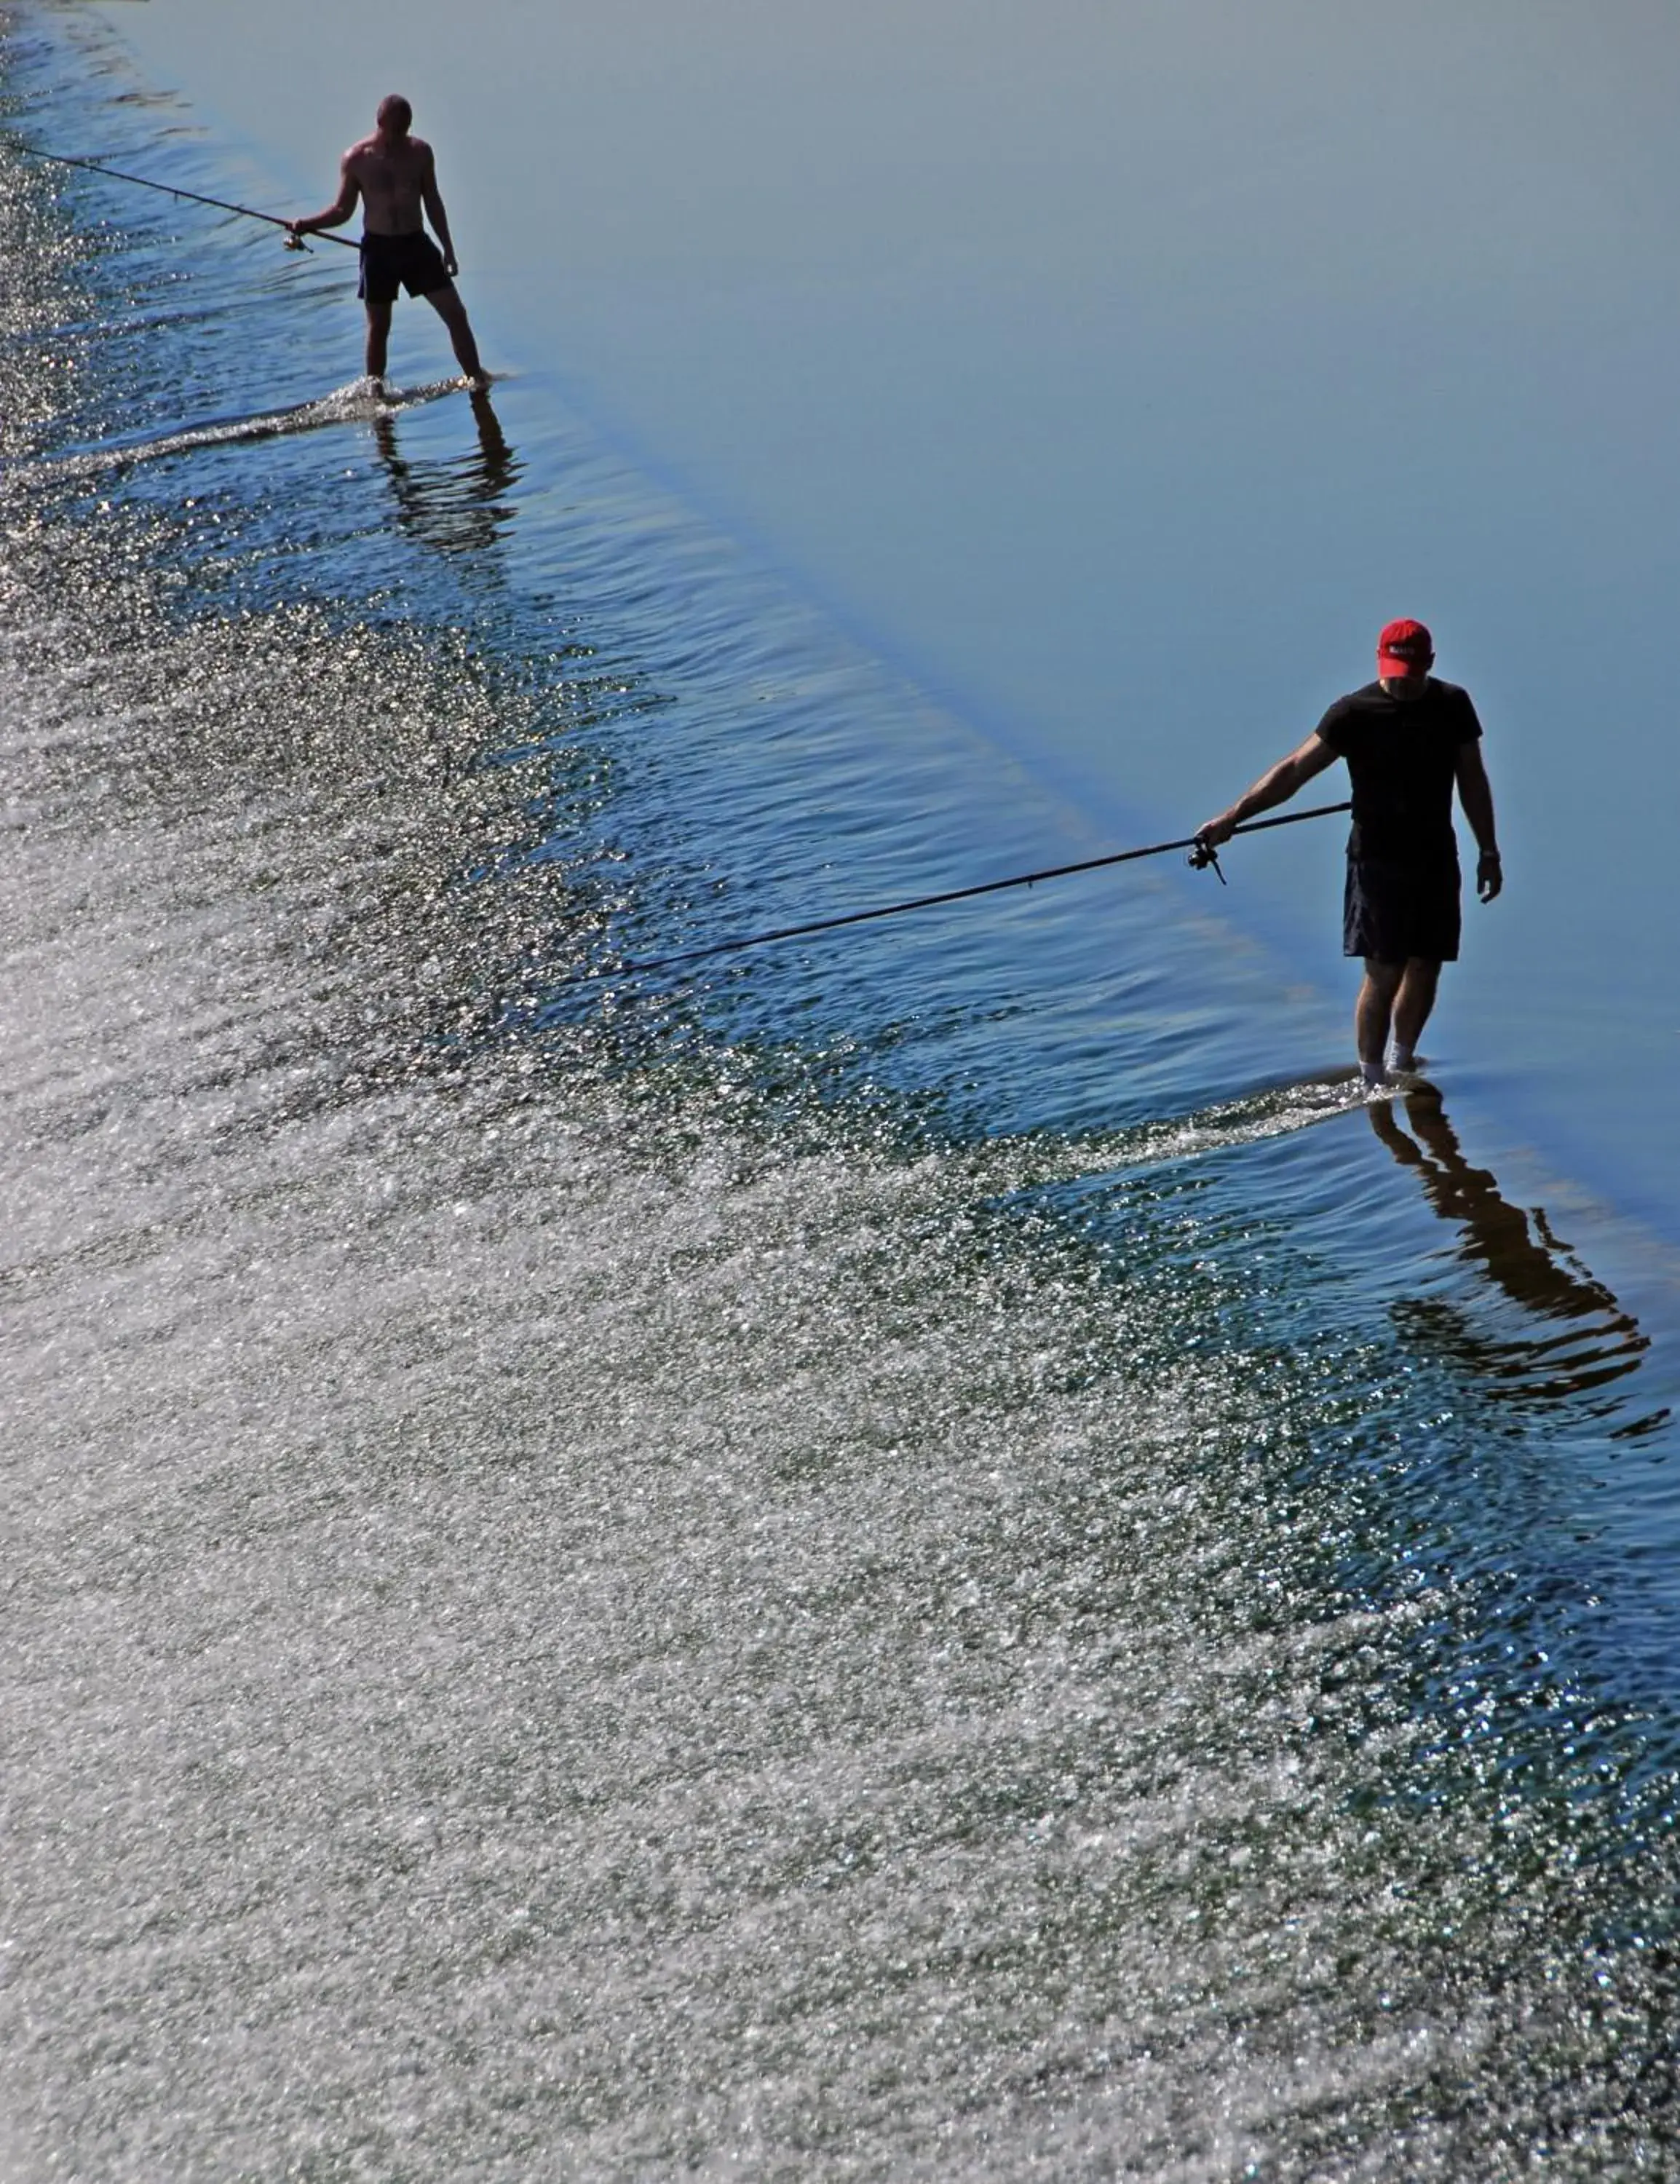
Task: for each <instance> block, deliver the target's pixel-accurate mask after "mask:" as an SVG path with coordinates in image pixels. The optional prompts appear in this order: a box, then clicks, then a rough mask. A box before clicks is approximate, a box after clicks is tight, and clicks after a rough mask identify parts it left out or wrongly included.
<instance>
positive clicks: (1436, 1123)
mask: <svg viewBox="0 0 1680 2184" xmlns="http://www.w3.org/2000/svg"><path fill="white" fill-rule="evenodd" d="M1366 1112H1367V1113H1368V1114H1369V1116H1370V1117H1371V1128H1372V1129H1373V1130H1375V1131H1376V1133H1377V1136H1378V1137H1379V1138H1380V1139H1382V1142H1383V1144H1384V1145H1387V1147H1388V1150H1389V1151H1390V1152H1391V1153H1393V1155H1394V1158H1395V1159H1396V1160H1397V1161H1399V1163H1400V1165H1401V1166H1402V1167H1409V1168H1411V1169H1412V1170H1414V1171H1415V1172H1416V1174H1417V1176H1418V1178H1419V1179H1420V1180H1421V1183H1422V1184H1423V1188H1424V1190H1425V1193H1426V1194H1427V1197H1428V1200H1429V1203H1430V1204H1431V1206H1433V1207H1434V1209H1435V1211H1436V1212H1437V1213H1438V1214H1439V1215H1440V1217H1441V1218H1442V1219H1443V1220H1444V1221H1450V1222H1452V1223H1454V1224H1455V1226H1456V1227H1457V1228H1458V1229H1460V1232H1461V1233H1462V1235H1463V1239H1464V1242H1463V1246H1462V1256H1464V1257H1465V1258H1466V1259H1469V1260H1472V1261H1475V1262H1477V1263H1479V1264H1480V1265H1481V1266H1482V1267H1483V1268H1485V1269H1486V1270H1487V1272H1488V1273H1489V1274H1491V1275H1492V1277H1493V1279H1494V1280H1495V1281H1496V1282H1497V1283H1498V1284H1499V1287H1500V1288H1501V1289H1502V1290H1504V1291H1505V1295H1507V1296H1508V1297H1510V1299H1511V1301H1513V1303H1516V1304H1519V1305H1521V1307H1522V1308H1523V1309H1524V1311H1526V1312H1536V1313H1538V1314H1541V1315H1543V1316H1544V1318H1548V1319H1554V1320H1564V1321H1566V1322H1569V1323H1571V1329H1570V1332H1569V1333H1568V1334H1561V1335H1554V1336H1551V1337H1549V1338H1547V1339H1545V1340H1540V1341H1538V1342H1533V1343H1526V1344H1525V1343H1510V1342H1507V1343H1505V1344H1503V1345H1499V1346H1494V1345H1486V1344H1484V1345H1481V1346H1475V1345H1471V1347H1472V1348H1477V1349H1480V1350H1482V1351H1485V1352H1486V1356H1485V1358H1484V1360H1483V1362H1487V1363H1488V1365H1489V1367H1490V1368H1491V1369H1493V1370H1494V1371H1495V1372H1497V1373H1499V1374H1500V1375H1501V1376H1502V1377H1505V1378H1512V1377H1514V1376H1516V1375H1518V1374H1522V1375H1525V1376H1527V1375H1532V1374H1533V1373H1536V1372H1537V1371H1544V1372H1546V1373H1549V1376H1550V1377H1549V1380H1548V1381H1546V1382H1545V1383H1543V1384H1539V1385H1537V1384H1536V1382H1535V1381H1534V1380H1533V1379H1532V1378H1525V1385H1527V1388H1528V1390H1529V1392H1531V1393H1542V1394H1544V1393H1551V1394H1563V1393H1568V1392H1572V1391H1573V1390H1578V1389H1582V1388H1592V1387H1597V1386H1599V1385H1601V1384H1602V1383H1603V1382H1605V1381H1606V1380H1614V1379H1619V1378H1620V1377H1621V1376H1622V1374H1623V1373H1631V1372H1632V1371H1633V1368H1634V1367H1635V1366H1636V1365H1637V1364H1638V1362H1639V1359H1640V1357H1641V1356H1642V1355H1643V1354H1644V1351H1646V1350H1647V1349H1649V1346H1650V1345H1649V1337H1648V1336H1646V1335H1644V1334H1641V1333H1640V1331H1639V1323H1638V1321H1637V1320H1636V1319H1635V1318H1633V1315H1632V1314H1631V1313H1630V1312H1626V1311H1624V1310H1623V1309H1622V1306H1621V1304H1620V1303H1619V1302H1618V1301H1617V1300H1616V1295H1615V1294H1614V1293H1613V1291H1611V1290H1607V1289H1606V1288H1605V1285H1604V1284H1603V1283H1602V1282H1598V1281H1594V1279H1593V1278H1592V1276H1591V1275H1590V1274H1588V1273H1585V1272H1583V1273H1574V1272H1572V1269H1571V1268H1569V1267H1568V1266H1567V1265H1566V1263H1565V1261H1564V1253H1565V1251H1566V1246H1565V1245H1561V1244H1560V1243H1559V1241H1558V1240H1557V1238H1556V1237H1555V1235H1554V1234H1552V1232H1551V1229H1550V1228H1549V1225H1548V1223H1547V1221H1546V1217H1545V1215H1544V1213H1542V1212H1539V1211H1538V1209H1536V1211H1535V1212H1534V1214H1533V1218H1532V1225H1531V1217H1530V1216H1529V1215H1527V1213H1525V1212H1523V1211H1522V1210H1521V1207H1520V1206H1513V1205H1512V1204H1511V1203H1510V1201H1509V1200H1508V1199H1506V1198H1504V1197H1502V1196H1501V1195H1500V1193H1499V1184H1498V1183H1497V1182H1496V1181H1495V1180H1494V1177H1493V1175H1492V1174H1491V1173H1489V1172H1488V1169H1486V1168H1484V1167H1471V1164H1470V1162H1468V1161H1467V1160H1466V1158H1465V1156H1464V1153H1463V1151H1462V1150H1461V1149H1460V1145H1459V1141H1458V1137H1457V1134H1456V1133H1455V1131H1454V1128H1453V1126H1452V1124H1451V1123H1449V1121H1448V1120H1447V1114H1446V1110H1445V1108H1444V1106H1443V1105H1442V1102H1441V1095H1440V1094H1439V1093H1438V1091H1436V1089H1434V1087H1433V1086H1432V1085H1430V1084H1415V1085H1413V1086H1412V1087H1411V1088H1410V1089H1409V1090H1408V1091H1407V1093H1406V1095H1405V1117H1406V1120H1407V1122H1408V1123H1410V1125H1411V1128H1412V1130H1413V1131H1414V1132H1415V1133H1416V1135H1415V1136H1414V1137H1409V1136H1408V1135H1407V1134H1406V1133H1405V1130H1403V1129H1402V1128H1400V1125H1399V1120H1398V1118H1397V1117H1396V1116H1395V1113H1394V1106H1393V1103H1392V1102H1390V1101H1389V1100H1373V1101H1372V1102H1371V1105H1370V1106H1369V1107H1368V1108H1367V1109H1366Z"/></svg>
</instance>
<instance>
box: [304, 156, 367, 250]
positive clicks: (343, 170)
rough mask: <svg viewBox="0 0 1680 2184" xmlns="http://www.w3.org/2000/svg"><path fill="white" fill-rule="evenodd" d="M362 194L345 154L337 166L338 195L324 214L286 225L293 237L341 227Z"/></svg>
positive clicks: (314, 214) (310, 216)
mask: <svg viewBox="0 0 1680 2184" xmlns="http://www.w3.org/2000/svg"><path fill="white" fill-rule="evenodd" d="M361 194H362V186H361V184H360V183H359V181H357V180H356V177H355V174H354V172H353V170H352V168H351V164H350V154H349V153H348V152H347V153H345V154H344V157H343V158H342V159H341V160H340V162H339V164H338V195H337V197H336V198H334V199H333V200H332V203H331V204H330V205H329V206H328V207H327V209H326V210H325V212H314V213H311V214H309V218H308V219H307V220H287V221H286V226H287V227H289V228H290V229H291V231H292V233H293V235H315V234H318V233H319V232H320V230H321V229H322V228H324V227H342V226H343V225H344V223H345V221H346V220H348V219H349V217H350V215H351V214H352V213H353V212H354V210H355V209H356V206H357V203H358V202H359V199H360V198H361Z"/></svg>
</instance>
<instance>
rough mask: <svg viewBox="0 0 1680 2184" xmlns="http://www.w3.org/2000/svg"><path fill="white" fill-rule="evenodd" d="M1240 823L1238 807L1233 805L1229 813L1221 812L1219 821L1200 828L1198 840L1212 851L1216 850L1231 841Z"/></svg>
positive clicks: (1212, 820)
mask: <svg viewBox="0 0 1680 2184" xmlns="http://www.w3.org/2000/svg"><path fill="white" fill-rule="evenodd" d="M1238 823H1239V822H1238V818H1237V807H1236V805H1234V804H1233V805H1232V806H1231V809H1230V810H1229V811H1221V813H1220V815H1219V816H1218V818H1217V819H1210V820H1209V821H1207V822H1206V823H1205V825H1204V826H1200V827H1197V829H1196V839H1197V840H1198V841H1199V842H1205V843H1206V844H1208V846H1209V848H1210V849H1213V850H1216V849H1218V848H1219V847H1220V845H1221V844H1222V843H1225V842H1228V841H1229V840H1230V839H1231V837H1232V835H1233V834H1234V833H1236V831H1237V828H1238Z"/></svg>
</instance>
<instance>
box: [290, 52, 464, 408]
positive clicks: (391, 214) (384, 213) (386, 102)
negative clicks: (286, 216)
mask: <svg viewBox="0 0 1680 2184" xmlns="http://www.w3.org/2000/svg"><path fill="white" fill-rule="evenodd" d="M375 121H376V122H377V124H378V126H377V127H376V128H375V131H374V133H373V135H372V136H364V137H363V139H362V141H361V142H360V143H359V144H353V145H352V146H351V147H350V148H349V150H348V152H347V153H345V154H344V157H343V159H342V160H341V162H340V163H339V169H338V195H337V197H336V198H334V199H333V201H332V203H331V204H330V205H329V206H328V207H327V209H326V210H325V212H318V213H313V214H311V215H310V216H309V219H308V220H288V221H287V222H286V226H287V227H288V228H289V229H290V230H291V231H292V234H293V235H313V234H314V233H315V232H316V231H318V230H320V229H321V228H324V227H342V226H343V224H344V222H345V221H346V220H348V219H349V217H350V215H351V214H352V213H353V212H354V211H355V209H356V200H357V199H358V198H360V199H361V200H362V204H363V208H364V210H363V215H362V219H363V232H362V278H361V283H360V286H359V288H358V290H357V293H358V294H359V296H360V297H361V298H362V301H363V303H364V304H366V306H367V314H368V351H367V369H368V376H369V377H370V379H376V380H382V379H383V378H384V376H385V352H386V344H387V341H388V339H389V337H390V333H391V307H392V304H394V303H395V302H396V300H397V291H398V288H399V287H403V288H406V289H407V290H408V292H409V294H410V295H411V296H424V297H425V298H426V301H427V303H428V304H431V307H432V309H434V310H435V311H436V312H437V315H438V317H439V318H440V319H442V321H443V323H444V325H445V326H447V327H448V329H449V339H450V342H451V343H452V344H453V348H454V351H455V357H456V360H457V361H458V362H459V365H460V367H461V370H463V371H464V372H465V374H466V376H467V377H468V379H469V380H470V382H472V384H473V386H474V387H487V386H488V385H489V384H490V375H489V374H488V373H487V371H486V370H485V369H484V367H483V365H481V363H480V362H479V360H478V344H477V343H476V341H474V339H473V337H472V328H471V327H470V326H469V325H468V324H467V314H466V307H465V304H463V303H462V301H461V299H460V298H459V295H458V294H457V293H456V292H455V283H454V277H453V276H455V274H456V273H458V272H459V270H460V269H459V266H458V265H457V264H456V262H455V247H454V245H453V243H452V242H450V240H449V216H448V214H447V213H446V212H445V211H444V209H443V200H442V198H441V197H439V195H438V194H437V167H436V164H434V162H433V159H432V155H431V145H430V144H428V143H426V142H425V140H424V139H423V138H421V137H419V136H410V135H409V129H410V128H411V126H412V125H413V122H414V109H413V108H412V107H411V106H410V105H409V102H408V100H407V99H406V98H404V97H402V96H401V95H400V94H399V93H398V92H392V94H391V96H390V97H388V98H382V99H381V101H380V103H379V112H378V114H376V115H375ZM426 220H430V221H431V226H432V229H433V231H434V232H435V233H436V235H437V242H441V243H442V246H443V248H442V251H441V252H440V251H439V249H438V248H437V243H435V242H433V241H432V240H431V236H429V235H428V234H427V233H426V225H425V223H426Z"/></svg>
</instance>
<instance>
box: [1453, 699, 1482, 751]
mask: <svg viewBox="0 0 1680 2184" xmlns="http://www.w3.org/2000/svg"><path fill="white" fill-rule="evenodd" d="M1458 696H1459V716H1458V718H1457V720H1456V721H1455V722H1454V723H1453V741H1454V742H1455V744H1473V743H1476V742H1477V741H1479V740H1480V738H1481V734H1482V723H1481V721H1479V720H1478V719H1477V716H1476V708H1475V706H1474V705H1472V704H1471V698H1470V693H1469V691H1468V690H1460V692H1459V694H1458Z"/></svg>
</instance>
